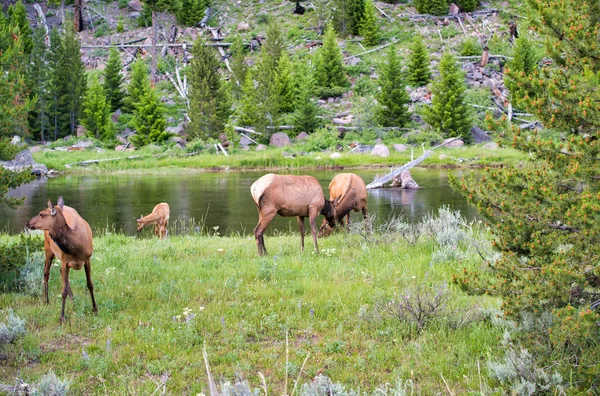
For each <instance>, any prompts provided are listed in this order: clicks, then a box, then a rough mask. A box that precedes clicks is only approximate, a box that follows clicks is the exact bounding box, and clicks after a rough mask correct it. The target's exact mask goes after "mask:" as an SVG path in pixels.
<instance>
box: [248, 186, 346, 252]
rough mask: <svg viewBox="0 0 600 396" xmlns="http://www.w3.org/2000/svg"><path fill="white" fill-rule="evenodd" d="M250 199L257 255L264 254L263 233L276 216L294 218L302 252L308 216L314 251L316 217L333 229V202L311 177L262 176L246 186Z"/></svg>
mask: <svg viewBox="0 0 600 396" xmlns="http://www.w3.org/2000/svg"><path fill="white" fill-rule="evenodd" d="M250 192H251V193H252V199H253V200H254V203H256V207H257V208H258V224H257V225H256V228H255V229H254V237H255V238H256V244H257V246H258V254H259V255H261V256H262V255H265V254H267V250H266V249H265V240H264V237H263V234H264V232H265V229H266V228H267V226H268V225H269V223H270V222H271V221H272V220H273V218H274V217H275V215H276V214H279V215H280V216H283V217H291V216H297V217H298V226H299V228H300V246H301V250H304V218H305V217H308V218H309V222H310V229H311V232H312V237H313V241H314V243H315V250H316V251H317V253H318V252H319V246H318V245H317V216H318V215H319V214H322V215H324V216H325V219H326V220H325V221H326V222H329V224H331V225H332V226H333V224H334V222H335V215H336V209H335V208H336V202H331V201H328V200H326V199H325V196H324V195H323V190H322V189H321V185H320V184H319V182H318V181H317V179H315V178H314V177H312V176H292V175H274V174H268V175H264V176H263V177H261V178H260V179H258V180H257V181H255V182H254V183H253V184H252V187H250Z"/></svg>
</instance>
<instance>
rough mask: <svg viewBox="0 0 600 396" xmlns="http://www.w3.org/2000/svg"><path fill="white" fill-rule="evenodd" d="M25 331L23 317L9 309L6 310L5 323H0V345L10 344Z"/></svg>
mask: <svg viewBox="0 0 600 396" xmlns="http://www.w3.org/2000/svg"><path fill="white" fill-rule="evenodd" d="M25 333H27V330H26V329H25V319H21V318H19V317H18V316H17V315H15V314H14V312H13V311H12V309H11V310H9V311H8V317H7V318H6V323H4V322H2V323H0V346H1V345H6V344H11V343H13V342H15V341H16V340H17V339H19V338H21V337H23V336H24V335H25Z"/></svg>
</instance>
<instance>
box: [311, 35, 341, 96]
mask: <svg viewBox="0 0 600 396" xmlns="http://www.w3.org/2000/svg"><path fill="white" fill-rule="evenodd" d="M315 80H316V83H317V85H318V86H319V92H318V95H319V96H321V97H330V96H339V95H341V94H342V93H343V92H344V91H345V90H346V87H348V85H349V81H348V78H347V77H346V73H345V72H344V65H343V63H342V52H341V50H340V47H339V46H338V43H337V36H336V34H335V31H334V30H333V28H332V27H331V26H330V27H328V28H327V31H326V32H325V39H324V40H323V47H321V48H320V49H319V52H318V53H317V60H316V70H315Z"/></svg>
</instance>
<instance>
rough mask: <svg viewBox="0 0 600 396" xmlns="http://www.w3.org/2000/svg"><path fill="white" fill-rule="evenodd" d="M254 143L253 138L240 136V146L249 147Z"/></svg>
mask: <svg viewBox="0 0 600 396" xmlns="http://www.w3.org/2000/svg"><path fill="white" fill-rule="evenodd" d="M252 143H253V142H252V140H250V139H248V138H247V137H246V136H240V146H242V148H244V147H248V146H250V145H251V144H252Z"/></svg>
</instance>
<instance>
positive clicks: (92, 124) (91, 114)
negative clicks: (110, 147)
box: [81, 76, 115, 142]
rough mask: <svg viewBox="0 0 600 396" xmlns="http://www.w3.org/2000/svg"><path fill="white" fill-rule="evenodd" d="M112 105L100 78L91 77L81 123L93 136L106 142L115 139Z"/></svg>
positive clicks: (84, 99)
mask: <svg viewBox="0 0 600 396" xmlns="http://www.w3.org/2000/svg"><path fill="white" fill-rule="evenodd" d="M110 114H111V111H110V104H109V103H108V99H107V97H106V95H105V92H104V89H103V87H102V85H100V82H99V81H98V78H97V77H95V76H91V77H90V85H89V87H88V90H87V92H86V93H85V96H84V98H83V117H82V119H81V123H82V124H83V126H84V127H85V128H86V129H87V130H88V132H89V133H91V135H92V136H93V137H94V138H96V139H98V140H102V141H104V142H110V141H111V140H113V139H114V138H115V128H114V126H113V124H112V121H111V119H110Z"/></svg>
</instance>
